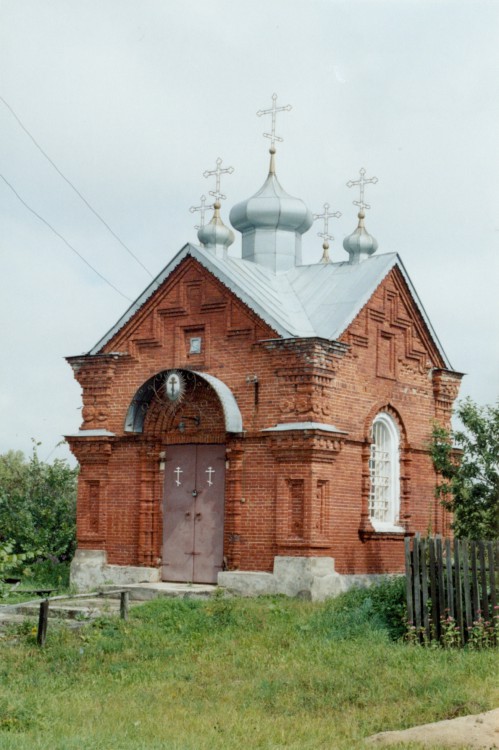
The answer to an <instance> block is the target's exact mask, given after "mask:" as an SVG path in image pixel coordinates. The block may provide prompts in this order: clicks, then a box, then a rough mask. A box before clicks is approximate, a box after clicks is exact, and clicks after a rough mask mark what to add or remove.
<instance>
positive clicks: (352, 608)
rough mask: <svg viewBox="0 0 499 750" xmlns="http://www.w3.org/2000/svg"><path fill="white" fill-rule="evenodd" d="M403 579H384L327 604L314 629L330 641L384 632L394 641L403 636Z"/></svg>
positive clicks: (349, 592) (404, 613) (352, 590)
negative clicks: (329, 638)
mask: <svg viewBox="0 0 499 750" xmlns="http://www.w3.org/2000/svg"><path fill="white" fill-rule="evenodd" d="M405 615H406V612H405V577H404V576H396V577H387V578H385V579H383V580H382V581H381V582H380V583H378V584H374V585H373V586H370V587H369V588H353V589H351V590H350V591H347V592H346V593H344V594H340V596H338V597H336V598H335V599H330V600H329V601H328V602H326V604H325V607H324V608H323V609H321V610H320V611H319V612H318V613H317V615H316V617H315V621H314V627H316V628H317V629H319V630H320V631H322V632H323V634H324V635H326V636H328V637H332V638H351V637H354V636H360V635H364V634H366V633H367V632H368V631H369V630H371V631H372V630H384V631H386V632H387V633H388V635H389V636H390V638H392V639H394V640H396V639H398V638H402V637H403V636H404V634H405V630H406V627H405Z"/></svg>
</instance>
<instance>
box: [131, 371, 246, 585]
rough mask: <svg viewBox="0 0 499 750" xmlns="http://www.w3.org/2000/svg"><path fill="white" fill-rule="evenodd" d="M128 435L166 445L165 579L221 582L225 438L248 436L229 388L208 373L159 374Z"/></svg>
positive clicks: (136, 408)
mask: <svg viewBox="0 0 499 750" xmlns="http://www.w3.org/2000/svg"><path fill="white" fill-rule="evenodd" d="M125 430H126V431H128V432H141V433H142V434H143V439H144V441H147V442H149V441H152V442H154V444H155V445H158V443H159V444H160V445H161V448H162V450H161V456H162V461H161V468H162V474H163V493H162V497H163V499H162V509H163V513H162V563H161V570H162V578H163V580H167V581H181V582H195V583H216V581H217V576H218V573H219V572H220V571H221V570H222V568H223V556H224V549H223V542H224V507H225V460H226V435H227V432H241V431H242V420H241V414H240V411H239V408H238V406H237V403H236V401H235V399H234V396H233V395H232V393H231V391H230V389H229V388H228V387H227V386H226V385H225V384H224V383H222V382H221V381H220V380H218V379H217V378H214V377H213V376H211V375H206V374H204V373H198V372H192V371H188V370H166V371H164V372H161V373H158V374H157V375H155V376H154V377H153V378H151V379H150V380H149V381H147V382H146V383H144V385H143V386H142V387H141V388H140V389H139V391H138V392H137V394H136V396H135V398H134V400H133V402H132V404H131V405H130V408H129V410H128V414H127V418H126V425H125Z"/></svg>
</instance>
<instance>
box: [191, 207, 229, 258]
mask: <svg viewBox="0 0 499 750" xmlns="http://www.w3.org/2000/svg"><path fill="white" fill-rule="evenodd" d="M214 209H215V210H214V212H213V218H212V219H211V221H210V222H209V223H208V224H205V225H204V227H200V229H199V230H198V239H199V241H200V242H201V244H202V245H204V246H205V248H206V249H207V250H213V251H215V254H216V255H219V254H222V255H223V253H224V252H227V249H228V247H229V246H230V245H232V243H233V242H234V232H233V231H232V229H229V227H226V226H225V224H224V223H223V221H222V219H221V218H220V203H219V202H218V201H217V202H216V203H215V204H214Z"/></svg>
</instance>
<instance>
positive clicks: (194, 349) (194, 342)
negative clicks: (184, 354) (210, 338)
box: [189, 336, 203, 354]
mask: <svg viewBox="0 0 499 750" xmlns="http://www.w3.org/2000/svg"><path fill="white" fill-rule="evenodd" d="M202 341H203V339H202V338H201V336H192V337H191V339H190V347H189V354H201V344H202Z"/></svg>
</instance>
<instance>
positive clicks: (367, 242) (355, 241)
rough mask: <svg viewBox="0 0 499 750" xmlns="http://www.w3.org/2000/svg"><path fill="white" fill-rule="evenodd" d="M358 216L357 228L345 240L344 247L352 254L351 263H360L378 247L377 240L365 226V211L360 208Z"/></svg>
mask: <svg viewBox="0 0 499 750" xmlns="http://www.w3.org/2000/svg"><path fill="white" fill-rule="evenodd" d="M357 216H358V218H359V223H358V226H357V229H356V230H355V232H352V234H349V235H348V237H345V239H344V240H343V247H344V248H345V250H346V251H347V253H348V254H349V256H350V259H349V263H360V261H361V260H365V259H366V258H368V257H369V256H370V255H372V254H373V253H375V252H376V250H377V249H378V242H377V240H375V239H374V237H372V236H371V235H370V234H369V232H368V231H367V230H366V228H365V226H364V219H365V218H366V214H365V212H364V211H362V210H360V211H359V213H358V214H357Z"/></svg>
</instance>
